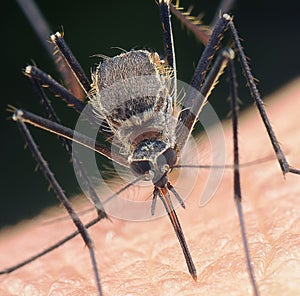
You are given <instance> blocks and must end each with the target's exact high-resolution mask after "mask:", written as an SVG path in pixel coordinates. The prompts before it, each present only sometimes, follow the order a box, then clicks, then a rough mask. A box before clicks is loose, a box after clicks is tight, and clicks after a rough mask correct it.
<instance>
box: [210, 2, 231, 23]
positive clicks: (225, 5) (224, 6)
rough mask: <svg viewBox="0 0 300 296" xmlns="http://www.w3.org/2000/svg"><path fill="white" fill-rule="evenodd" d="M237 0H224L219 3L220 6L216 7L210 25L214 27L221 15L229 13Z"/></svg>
mask: <svg viewBox="0 0 300 296" xmlns="http://www.w3.org/2000/svg"><path fill="white" fill-rule="evenodd" d="M235 2H236V0H222V1H221V3H220V4H219V7H218V8H217V9H216V14H215V16H214V17H213V19H212V21H211V23H210V27H211V28H213V27H214V26H215V25H216V23H217V22H218V20H219V18H220V16H221V15H222V14H224V13H229V12H230V10H231V9H232V7H233V6H234V4H235Z"/></svg>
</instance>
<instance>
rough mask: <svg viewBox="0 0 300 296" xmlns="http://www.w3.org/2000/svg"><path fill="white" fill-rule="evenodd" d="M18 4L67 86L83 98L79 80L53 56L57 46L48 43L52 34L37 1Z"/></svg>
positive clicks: (20, 0) (21, 1) (19, 0)
mask: <svg viewBox="0 0 300 296" xmlns="http://www.w3.org/2000/svg"><path fill="white" fill-rule="evenodd" d="M17 2H18V4H19V6H20V8H21V10H22V11H23V13H24V15H25V16H26V18H27V20H28V21H29V23H30V24H31V27H32V29H33V30H34V32H35V33H36V35H37V36H38V39H39V40H40V42H41V43H42V44H43V46H44V47H45V48H46V50H47V52H48V54H49V57H50V58H51V60H53V62H54V63H55V65H56V67H57V70H58V71H59V73H60V74H61V76H62V78H63V81H64V82H65V84H66V85H68V87H70V89H71V90H72V92H73V93H74V94H76V95H77V96H78V97H79V98H81V97H83V93H82V88H81V86H80V85H79V84H78V82H77V79H76V78H75V77H74V75H73V73H72V71H71V70H70V68H69V66H68V65H67V64H66V63H65V61H64V59H62V58H57V56H56V55H54V54H53V53H54V51H55V45H54V44H52V43H50V42H47V39H48V38H49V36H50V35H51V34H52V32H51V29H50V27H49V25H48V23H47V22H46V19H45V17H44V16H43V14H42V12H41V11H40V9H39V8H38V6H37V5H36V3H35V1H34V0H17Z"/></svg>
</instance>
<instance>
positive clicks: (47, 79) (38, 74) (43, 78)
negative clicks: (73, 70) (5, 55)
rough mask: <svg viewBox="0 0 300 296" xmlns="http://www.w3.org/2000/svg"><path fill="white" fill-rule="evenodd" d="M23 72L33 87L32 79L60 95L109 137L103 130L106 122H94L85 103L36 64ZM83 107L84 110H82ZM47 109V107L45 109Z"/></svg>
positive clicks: (93, 117)
mask: <svg viewBox="0 0 300 296" xmlns="http://www.w3.org/2000/svg"><path fill="white" fill-rule="evenodd" d="M24 74H25V75H26V76H27V77H28V78H29V79H30V80H31V81H32V83H33V87H36V86H35V85H34V81H35V82H37V84H38V85H39V86H41V87H43V88H46V89H48V90H49V91H50V92H52V93H53V94H54V95H55V96H56V97H57V96H58V97H60V98H61V99H62V100H63V101H64V102H66V103H67V104H68V106H71V107H72V108H73V109H74V110H75V111H77V112H78V113H80V114H81V115H82V116H85V119H86V120H87V121H88V122H89V124H90V125H91V126H92V127H95V128H97V129H98V130H99V132H100V133H101V134H102V135H103V136H105V137H111V133H110V132H109V131H106V130H104V129H103V128H101V127H103V126H105V127H106V122H105V120H103V122H102V123H101V126H100V128H99V125H98V124H97V123H96V122H95V116H94V114H93V112H92V110H91V109H85V107H86V106H87V104H85V103H84V102H82V101H81V100H79V99H78V98H77V97H76V96H74V95H73V94H72V93H71V92H70V91H68V90H67V89H66V88H65V87H63V86H62V85H61V84H59V83H58V82H57V81H56V80H55V79H53V78H52V77H51V76H50V75H49V74H47V73H45V72H44V71H42V70H41V69H39V68H38V67H36V66H27V67H26V69H25V71H24ZM84 109H85V112H84V113H82V111H83V110H84ZM46 111H47V109H46Z"/></svg>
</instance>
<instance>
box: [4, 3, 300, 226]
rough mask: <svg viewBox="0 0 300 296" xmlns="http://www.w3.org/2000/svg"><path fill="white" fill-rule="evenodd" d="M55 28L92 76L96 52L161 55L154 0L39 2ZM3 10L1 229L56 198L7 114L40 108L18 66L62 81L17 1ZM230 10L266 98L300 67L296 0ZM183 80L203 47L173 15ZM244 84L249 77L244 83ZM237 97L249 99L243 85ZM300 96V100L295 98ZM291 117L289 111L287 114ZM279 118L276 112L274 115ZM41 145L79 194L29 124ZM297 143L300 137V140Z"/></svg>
mask: <svg viewBox="0 0 300 296" xmlns="http://www.w3.org/2000/svg"><path fill="white" fill-rule="evenodd" d="M37 3H38V5H39V6H40V8H41V10H42V12H43V13H44V15H45V16H46V18H47V21H48V22H49V24H50V26H51V28H52V30H53V31H56V30H58V29H60V28H61V26H63V28H64V31H65V39H66V41H67V42H68V44H69V46H70V48H71V49H72V51H73V52H74V54H75V55H76V57H77V59H78V60H79V61H80V63H81V64H82V66H83V68H84V70H85V71H86V73H87V74H89V72H90V68H91V67H92V66H93V65H95V64H96V63H97V62H98V59H97V58H92V57H91V56H92V55H94V54H99V53H101V54H104V55H108V56H113V55H116V54H118V53H119V52H120V51H119V50H118V49H114V48H113V47H121V48H123V49H125V50H130V49H132V48H151V49H153V50H155V51H158V52H159V53H162V39H161V34H160V21H159V12H158V8H157V5H156V3H155V1H154V0H153V1H150V0H148V1H146V0H144V1H141V0H140V1H100V0H99V1H77V2H75V1H69V0H65V1H62V0H60V1H58V0H52V1H47V0H43V1H37ZM183 4H184V6H185V7H188V6H189V4H193V5H194V6H195V11H196V12H197V13H200V12H201V11H202V12H203V13H204V21H205V20H209V19H210V17H211V16H212V15H213V12H214V11H215V9H216V7H217V5H218V1H193V3H191V2H187V1H186V2H184V3H183ZM1 6H2V9H1V18H0V22H1V26H0V28H1V37H2V38H1V48H0V50H1V55H0V57H1V80H0V82H1V94H0V96H1V100H0V135H1V145H0V149H1V153H0V159H1V162H0V174H1V176H0V227H1V226H4V225H7V224H13V223H16V222H17V221H19V220H22V219H24V218H30V217H32V216H34V215H36V214H37V213H39V212H40V211H41V209H42V208H44V207H45V206H48V205H50V204H55V203H57V201H56V198H55V196H54V194H53V192H51V191H50V192H48V191H47V187H48V184H47V182H46V181H45V180H44V178H43V176H42V175H41V174H40V172H35V171H34V169H35V162H34V160H33V159H32V157H31V155H30V152H29V150H28V149H26V150H24V141H23V139H22V137H21V136H20V134H19V131H18V129H17V127H16V125H15V124H14V122H12V121H11V120H7V117H8V116H9V114H8V112H6V110H5V109H6V106H7V104H11V105H13V106H17V107H22V108H24V109H27V110H30V111H32V112H36V113H38V114H43V113H42V109H41V107H40V106H39V102H38V100H37V99H36V98H35V96H34V94H33V92H32V91H31V86H30V83H29V81H27V79H26V78H25V77H24V76H23V75H22V72H21V69H22V68H24V67H25V66H26V65H28V64H31V63H32V61H34V62H35V63H36V64H37V65H38V66H39V67H40V68H42V69H43V70H45V71H47V72H49V73H50V74H51V75H52V76H54V77H56V78H57V79H59V76H58V75H57V73H56V72H55V68H54V66H53V65H52V62H51V60H50V58H49V57H48V55H47V53H46V51H45V50H44V48H43V47H42V45H41V44H40V42H39V40H38V39H37V38H36V36H35V35H34V33H33V31H32V29H31V27H30V25H29V23H28V21H27V20H26V19H25V17H24V16H23V14H22V12H21V11H20V9H19V7H18V6H17V4H16V2H15V1H11V0H5V1H2V5H1ZM233 15H234V17H235V22H236V25H237V28H238V30H239V32H240V36H241V37H242V39H243V45H244V47H245V50H246V54H247V55H248V56H249V57H250V58H251V67H252V69H253V72H254V74H255V76H256V77H257V78H258V79H259V80H260V83H259V88H260V90H261V93H262V95H263V96H265V95H267V94H270V93H271V92H273V91H275V90H276V89H278V88H279V87H281V86H282V85H284V84H285V83H286V82H288V81H290V80H291V79H293V78H295V77H297V76H298V75H299V73H300V70H299V69H300V58H299V53H300V41H299V28H300V13H299V9H298V5H297V1H285V2H282V1H250V0H248V1H245V0H243V1H237V4H236V6H235V8H234V9H233ZM173 23H174V37H175V42H176V53H177V57H176V58H177V70H178V78H179V79H180V80H183V81H185V82H189V80H190V78H191V75H192V73H193V69H194V65H195V64H196V63H197V59H198V58H199V56H200V55H201V52H202V50H203V47H202V46H201V45H200V44H199V43H198V42H197V41H196V40H195V38H194V37H193V36H192V35H191V34H190V33H187V32H186V30H185V29H182V28H181V25H180V24H179V23H178V22H177V21H176V20H175V18H173ZM239 84H240V85H241V86H244V84H245V83H244V82H242V81H241V82H239ZM240 97H241V98H242V99H244V98H245V99H246V102H250V100H249V95H248V94H247V93H246V92H245V89H244V88H243V87H242V89H241V91H240ZM226 98H227V89H224V88H221V87H220V88H219V87H217V89H216V91H215V92H214V93H213V95H212V98H211V102H212V105H213V106H214V107H215V109H216V111H217V112H218V114H220V116H221V117H225V116H226V114H227V113H228V111H229V108H228V103H227V102H226ZM296 99H300V98H295V100H296ZM53 102H54V106H55V107H56V110H57V111H58V114H59V116H60V117H61V118H62V122H63V123H64V124H65V125H68V126H70V127H72V126H74V123H75V118H76V117H75V116H74V114H73V112H72V110H70V109H68V108H67V107H65V106H64V104H63V103H61V102H59V100H55V99H54V100H53ZM287 119H288V115H287ZM272 120H276V118H275V119H274V118H273V119H272ZM31 130H32V131H33V134H34V136H35V138H38V139H39V146H40V148H41V150H42V152H43V155H44V156H45V157H46V159H47V160H48V162H49V163H50V166H51V168H53V169H54V171H55V175H56V177H57V178H58V179H59V180H60V181H61V183H62V185H63V187H64V189H65V191H66V193H67V195H68V196H72V195H73V194H75V193H78V192H80V190H79V187H78V185H77V183H76V180H75V177H74V173H73V167H72V165H71V164H70V162H69V160H68V157H67V155H66V153H65V152H64V150H63V149H62V148H61V145H60V144H59V143H58V141H57V137H56V136H53V135H49V134H47V133H45V132H42V131H38V130H36V129H31ZM280 140H281V141H284V139H280ZM299 143H300V139H299Z"/></svg>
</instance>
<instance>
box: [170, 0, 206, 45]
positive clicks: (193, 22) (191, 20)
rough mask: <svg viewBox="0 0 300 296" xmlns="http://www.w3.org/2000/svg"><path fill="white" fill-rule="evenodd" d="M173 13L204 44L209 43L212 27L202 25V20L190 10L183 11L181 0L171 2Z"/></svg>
mask: <svg viewBox="0 0 300 296" xmlns="http://www.w3.org/2000/svg"><path fill="white" fill-rule="evenodd" d="M170 10H171V12H172V14H173V15H174V16H175V17H176V18H177V19H178V20H179V21H180V22H181V23H182V24H183V25H184V26H185V27H186V28H187V29H188V30H189V31H190V32H192V33H193V34H194V36H195V37H196V38H197V39H198V40H199V41H200V42H201V43H202V44H204V45H206V44H207V43H208V40H209V38H210V29H209V28H207V27H205V26H202V24H201V21H200V20H199V19H198V18H197V17H194V16H192V15H190V13H189V12H186V11H183V10H184V9H183V7H180V6H179V1H176V4H172V3H171V4H170Z"/></svg>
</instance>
